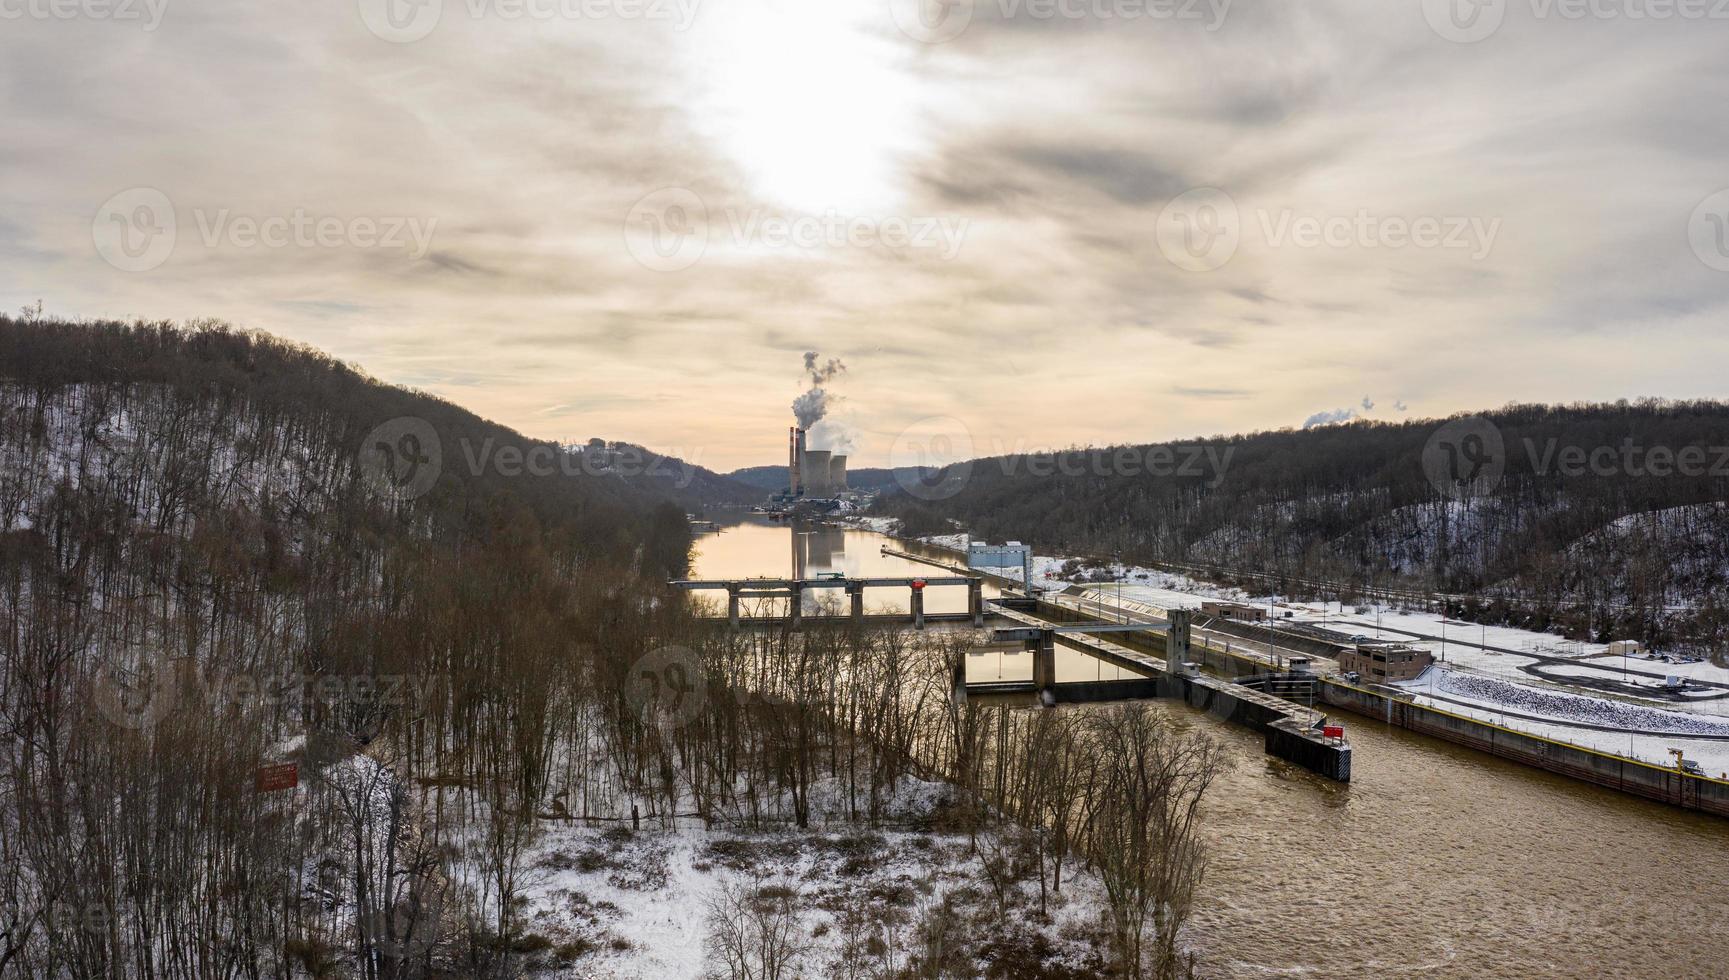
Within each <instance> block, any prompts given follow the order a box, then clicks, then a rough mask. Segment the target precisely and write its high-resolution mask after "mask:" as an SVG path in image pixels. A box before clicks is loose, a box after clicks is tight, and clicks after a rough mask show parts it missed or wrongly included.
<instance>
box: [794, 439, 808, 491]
mask: <svg viewBox="0 0 1729 980" xmlns="http://www.w3.org/2000/svg"><path fill="white" fill-rule="evenodd" d="M793 433H794V434H793V450H792V454H793V459H794V460H796V461H797V462H798V466H797V472H798V486H797V487H796V488H794V491H793V492H794V493H795V494H803V493H805V492H806V491H807V490H809V489H810V461H809V460H807V459H805V454H804V429H802V428H799V429H795V430H793Z"/></svg>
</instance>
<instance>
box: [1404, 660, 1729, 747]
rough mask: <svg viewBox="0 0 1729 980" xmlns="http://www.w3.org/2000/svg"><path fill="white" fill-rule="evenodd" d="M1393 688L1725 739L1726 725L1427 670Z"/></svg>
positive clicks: (1560, 718)
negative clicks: (1718, 736) (1717, 736)
mask: <svg viewBox="0 0 1729 980" xmlns="http://www.w3.org/2000/svg"><path fill="white" fill-rule="evenodd" d="M1393 686H1394V687H1398V688H1401V689H1403V690H1406V691H1412V692H1418V691H1420V692H1423V693H1425V694H1433V695H1445V696H1447V697H1451V698H1456V699H1458V700H1461V701H1468V702H1471V703H1473V704H1479V705H1489V706H1494V707H1501V708H1506V709H1507V710H1509V711H1518V712H1522V713H1525V714H1532V715H1542V716H1543V717H1545V718H1553V719H1555V720H1557V721H1576V722H1580V723H1583V724H1588V725H1604V726H1608V727H1610V728H1618V729H1631V730H1637V731H1646V732H1656V733H1668V734H1676V735H1721V736H1724V737H1725V738H1729V721H1717V720H1713V719H1709V718H1702V717H1700V716H1698V715H1693V714H1687V713H1685V712H1680V711H1664V710H1662V709H1659V708H1648V707H1645V706H1644V705H1638V704H1628V703H1625V702H1621V701H1614V700H1610V699H1608V698H1594V697H1585V696H1582V695H1578V694H1568V693H1563V692H1561V691H1552V690H1542V689H1539V688H1535V687H1528V686H1526V685H1524V684H1510V683H1508V682H1506V681H1503V680H1499V679H1497V678H1494V677H1482V676H1479V675H1476V674H1468V673H1465V672H1463V671H1457V670H1441V669H1438V668H1431V669H1429V670H1426V671H1424V672H1423V676H1422V677H1419V678H1417V679H1416V680H1413V681H1405V682H1402V683H1398V684H1394V685H1393Z"/></svg>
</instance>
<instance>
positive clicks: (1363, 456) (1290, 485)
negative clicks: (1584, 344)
mask: <svg viewBox="0 0 1729 980" xmlns="http://www.w3.org/2000/svg"><path fill="white" fill-rule="evenodd" d="M1481 418H1482V419H1484V420H1485V421H1486V423H1487V424H1486V425H1485V424H1482V423H1478V422H1474V421H1470V420H1468V419H1465V418H1461V419H1458V420H1453V421H1451V422H1450V423H1449V421H1448V420H1438V421H1436V420H1431V421H1423V422H1408V423H1400V424H1390V423H1385V422H1372V421H1359V422H1353V423H1349V424H1344V425H1333V426H1326V427H1321V428H1315V429H1309V430H1305V431H1290V430H1285V431H1277V432H1260V433H1254V434H1251V435H1240V436H1231V437H1217V438H1212V439H1205V440H1192V441H1189V442H1186V443H1173V444H1164V445H1159V446H1148V445H1143V446H1123V447H1108V448H1104V449H1087V450H1077V451H1071V452H1065V453H1059V454H1055V455H1051V454H1046V455H1031V456H1014V457H1000V458H993V459H982V460H976V461H973V462H971V463H967V464H958V465H957V466H955V467H951V468H950V470H949V471H947V473H946V474H945V476H944V477H943V478H942V479H938V480H932V481H930V482H929V483H928V484H927V485H926V486H924V487H921V488H918V489H917V492H913V493H908V492H901V493H891V494H888V495H885V497H884V498H883V499H882V500H881V501H880V502H879V504H878V510H879V511H880V512H882V513H884V514H887V515H890V516H897V517H900V518H902V520H903V522H904V527H905V528H906V529H907V530H908V531H910V532H913V533H938V532H943V531H951V530H954V529H955V522H958V524H959V525H960V526H961V527H963V528H965V529H966V530H968V531H970V532H971V533H973V534H974V535H975V536H979V537H983V538H988V539H991V540H1001V539H1004V538H1009V539H1018V540H1023V541H1029V542H1032V543H1034V544H1036V545H1038V546H1039V547H1041V548H1043V549H1047V550H1050V551H1060V552H1068V553H1072V554H1084V555H1102V556H1110V555H1121V556H1122V557H1123V558H1124V559H1130V558H1134V559H1140V560H1165V561H1181V562H1190V563H1195V564H1205V565H1213V566H1223V567H1226V568H1231V569H1241V570H1245V571H1252V572H1258V573H1259V572H1265V573H1271V574H1272V575H1274V576H1276V577H1280V578H1284V579H1286V580H1287V582H1286V590H1287V591H1293V592H1295V591H1301V586H1300V585H1298V584H1297V583H1296V582H1295V581H1294V580H1296V579H1299V578H1302V579H1316V580H1321V581H1324V582H1339V583H1356V584H1359V585H1363V586H1367V585H1370V584H1373V585H1376V586H1380V587H1389V586H1393V587H1409V588H1415V589H1423V590H1439V591H1446V592H1454V593H1466V592H1471V593H1483V594H1485V595H1487V596H1497V597H1501V598H1502V599H1503V600H1506V602H1505V603H1504V606H1506V607H1507V608H1504V609H1502V610H1501V611H1499V612H1497V611H1495V610H1482V611H1478V612H1477V613H1475V614H1479V615H1483V616H1486V617H1493V616H1497V615H1504V616H1505V618H1508V619H1515V618H1523V619H1524V620H1525V621H1527V622H1530V621H1533V618H1535V619H1536V620H1541V619H1544V618H1546V617H1558V618H1561V619H1562V620H1564V622H1563V625H1570V624H1571V621H1572V620H1573V619H1575V618H1576V619H1578V620H1579V622H1580V624H1581V625H1582V624H1583V623H1584V622H1586V621H1587V620H1588V621H1589V622H1590V623H1591V628H1592V630H1593V631H1594V632H1602V631H1603V630H1607V629H1614V628H1620V629H1628V628H1632V629H1643V630H1646V631H1647V632H1648V633H1649V634H1650V635H1654V636H1663V635H1664V634H1665V631H1666V630H1668V629H1669V628H1670V627H1674V628H1675V629H1678V630H1680V631H1681V632H1683V633H1686V634H1689V635H1692V634H1698V635H1703V636H1714V635H1716V634H1717V633H1718V632H1719V631H1720V629H1721V621H1722V616H1721V615H1720V613H1719V611H1718V607H1719V606H1721V605H1724V604H1726V599H1729V510H1726V508H1725V506H1724V503H1723V502H1724V501H1726V500H1729V448H1726V447H1729V405H1725V404H1724V403H1721V402H1708V401H1700V402H1668V401H1658V400H1642V401H1638V402H1619V403H1615V404H1581V405H1569V406H1542V405H1512V406H1509V407H1507V408H1504V409H1500V410H1498V411H1492V412H1487V413H1484V414H1483V416H1482V417H1481ZM1473 471H1475V472H1473ZM1473 475H1474V476H1475V477H1476V480H1475V481H1474V482H1467V479H1466V478H1469V477H1471V476H1473ZM1515 600H1516V601H1515ZM1569 610H1571V612H1570V611H1569ZM1586 610H1590V612H1589V613H1587V612H1586Z"/></svg>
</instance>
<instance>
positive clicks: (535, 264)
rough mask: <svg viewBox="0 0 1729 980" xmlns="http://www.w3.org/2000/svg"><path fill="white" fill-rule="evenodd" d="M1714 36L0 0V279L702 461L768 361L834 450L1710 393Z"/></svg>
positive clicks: (855, 9)
mask: <svg viewBox="0 0 1729 980" xmlns="http://www.w3.org/2000/svg"><path fill="white" fill-rule="evenodd" d="M1715 7H1723V8H1724V9H1721V10H1718V9H1713V8H1715ZM1725 51H1729V4H1724V3H1718V2H1717V0H1591V2H1590V3H1584V2H1581V0H1357V2H1337V3H1326V2H1314V3H1306V2H1296V0H1288V2H1273V0H1234V2H1227V0H1210V2H1209V0H869V2H850V0H821V2H818V0H346V2H344V0H329V2H321V3H292V4H236V3H219V2H211V0H199V2H191V0H0V107H3V108H0V119H3V120H4V138H3V139H0V309H8V310H16V309H18V308H20V307H23V306H25V305H27V304H29V305H33V304H34V303H35V302H36V301H38V300H40V301H41V302H42V303H43V306H44V308H45V310H46V311H47V312H49V313H53V314H59V315H64V316H71V317H104V318H105V317H118V318H126V319H131V318H147V319H163V318H167V319H175V320H187V321H189V320H195V319H199V318H217V319H221V320H226V321H229V322H231V323H233V324H236V325H238V326H243V327H250V328H258V329H262V330H267V331H270V332H272V333H276V334H279V335H283V336H286V337H290V338H293V339H295V340H299V341H304V342H306V343H309V344H312V345H314V346H317V347H319V348H322V349H325V350H327V351H329V352H331V353H332V354H334V355H336V356H338V357H341V358H343V359H344V360H349V361H352V362H354V363H356V364H358V365H360V366H361V367H363V368H364V369H366V370H367V371H368V372H370V373H371V374H373V375H374V376H376V377H378V378H380V379H383V380H385V381H389V382H393V383H398V384H404V385H409V386H413V387H417V388H421V389H424V390H426V391H429V392H432V393H435V394H437V395H440V396H442V397H445V398H447V399H449V400H451V401H454V402H456V403H458V404H460V405H463V406H465V407H467V408H470V409H472V410H473V411H475V412H477V413H479V414H481V415H483V416H487V417H489V418H493V419H497V420H498V421H501V422H503V423H505V424H508V425H510V426H513V427H515V428H517V429H520V430H522V431H523V432H526V433H528V434H530V435H533V436H538V437H544V438H551V439H562V440H571V441H581V440H586V439H588V438H590V437H595V436H599V437H602V438H608V439H624V440H629V441H632V442H636V443H640V444H644V445H647V446H649V447H651V448H653V449H655V450H657V451H661V452H667V453H671V454H674V455H678V456H681V457H683V458H686V459H689V460H691V461H693V462H697V463H700V464H701V465H704V466H708V467H711V468H715V469H720V470H727V469H731V468H733V467H737V466H745V465H753V464H768V463H774V462H778V461H780V460H783V459H784V458H785V446H786V429H787V426H788V425H789V424H791V421H792V412H791V409H790V405H791V403H792V401H793V400H794V399H795V398H797V397H798V396H799V395H800V394H801V392H802V391H803V390H804V389H805V387H807V386H808V385H809V383H810V379H809V376H808V375H807V373H806V372H805V371H804V369H803V368H804V355H805V353H806V352H818V353H820V355H821V357H822V359H823V361H824V362H826V361H827V360H829V359H830V358H838V359H839V360H841V361H842V362H844V364H845V366H846V367H845V370H844V372H841V373H839V374H838V375H836V376H835V377H834V378H833V379H832V380H831V381H829V382H828V383H827V384H826V386H825V387H827V389H828V392H829V396H830V397H829V404H830V406H831V407H830V417H829V421H828V423H827V425H828V426H829V427H831V428H832V433H831V436H832V437H833V438H835V439H837V440H843V441H845V442H847V443H848V444H849V447H850V448H851V449H852V451H853V453H854V462H853V465H854V466H855V467H857V466H864V465H883V464H885V463H890V462H895V463H906V462H915V461H920V459H919V453H920V452H922V451H924V449H927V448H929V446H930V445H932V444H933V443H934V442H936V441H939V440H941V439H947V440H949V443H951V444H953V446H954V448H951V449H950V452H951V453H952V454H953V455H969V454H977V455H995V454H998V453H1002V452H1008V451H1014V450H1025V449H1034V448H1045V447H1063V446H1070V445H1088V444H1092V445H1110V444H1119V443H1139V442H1150V441H1156V440H1164V439H1181V438H1187V437H1203V436H1208V435H1214V434H1220V433H1231V432H1242V431H1254V430H1261V429H1273V428H1282V427H1301V426H1304V425H1313V424H1322V423H1325V422H1328V421H1337V420H1341V419H1348V418H1353V417H1364V418H1375V419H1405V418H1429V417H1441V416H1445V415H1449V414H1452V413H1455V412H1460V411H1469V410H1477V409H1484V408H1491V407H1497V406H1500V405H1504V404H1506V403H1508V402H1512V401H1520V402H1530V401H1551V402H1571V401H1579V400H1593V401H1595V400H1612V399H1617V398H1623V397H1628V398H1631V397H1638V396H1645V395H1656V396H1665V397H1675V398H1691V397H1723V396H1726V395H1729V381H1725V379H1724V377H1723V372H1722V365H1723V364H1724V363H1726V360H1725V356H1726V355H1729V331H1726V330H1725V329H1724V327H1725V326H1726V325H1729V317H1726V314H1729V163H1726V161H1729V116H1726V115H1725V107H1726V106H1729V58H1726V57H1724V52H1725ZM969 450H970V452H969Z"/></svg>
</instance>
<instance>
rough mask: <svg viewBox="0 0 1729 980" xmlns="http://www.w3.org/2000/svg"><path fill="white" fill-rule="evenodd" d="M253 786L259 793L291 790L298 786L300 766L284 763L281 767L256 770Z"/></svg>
mask: <svg viewBox="0 0 1729 980" xmlns="http://www.w3.org/2000/svg"><path fill="white" fill-rule="evenodd" d="M255 785H256V787H257V789H258V792H260V793H274V792H276V791H278V790H284V789H293V788H294V787H296V786H299V785H300V764H299V763H295V762H284V763H282V764H281V765H275V766H264V767H262V768H260V769H259V770H258V779H257V782H256V783H255Z"/></svg>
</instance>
